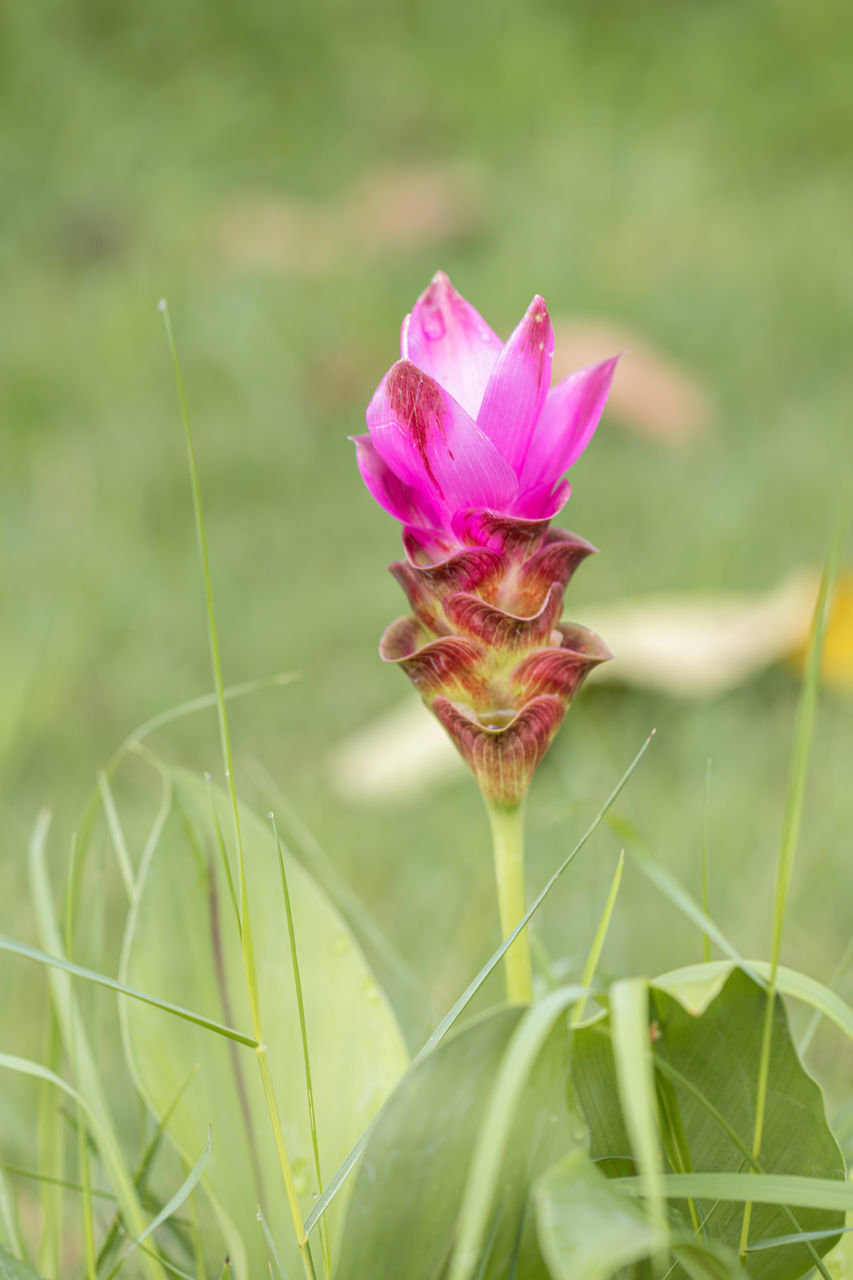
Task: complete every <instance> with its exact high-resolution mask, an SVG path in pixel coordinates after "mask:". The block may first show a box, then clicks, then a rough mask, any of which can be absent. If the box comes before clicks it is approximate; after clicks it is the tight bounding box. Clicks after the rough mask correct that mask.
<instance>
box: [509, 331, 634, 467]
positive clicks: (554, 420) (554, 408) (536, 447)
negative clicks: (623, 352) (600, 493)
mask: <svg viewBox="0 0 853 1280" xmlns="http://www.w3.org/2000/svg"><path fill="white" fill-rule="evenodd" d="M620 358H621V356H613V357H612V359H610V360H603V361H602V362H601V363H600V364H592V365H589V366H588V367H587V368H586V369H578V371H577V372H576V373H572V374H570V375H569V377H568V378H564V379H563V381H562V382H559V383H558V384H557V386H556V387H554V388H553V390H552V391H551V392H550V393H549V394H548V398H547V399H546V401H545V407H544V409H543V410H542V416H541V417H540V419H539V423H538V425H537V427H536V430H535V432H534V434H533V439H532V441H531V442H530V449H529V451H528V453H527V457H526V459H525V462H524V467H523V469H522V473H521V486H522V488H523V489H528V488H532V487H533V486H534V485H536V484H539V483H541V482H543V481H547V480H556V479H557V477H558V476H561V475H562V474H563V472H564V471H568V469H569V467H570V466H571V465H572V463H573V462H575V461H577V459H578V458H579V457H580V455H581V454H582V453H583V451H584V449H585V448H586V446H587V445H588V444H589V442H590V440H591V438H592V433H593V432H594V431H595V428H596V427H597V426H598V422H599V419H600V417H601V414H602V412H603V410H604V402H605V401H606V399H607V393H608V392H609V390H610V384H611V382H612V381H613V374H614V372H615V369H616V366H617V364H618V363H619V360H620Z"/></svg>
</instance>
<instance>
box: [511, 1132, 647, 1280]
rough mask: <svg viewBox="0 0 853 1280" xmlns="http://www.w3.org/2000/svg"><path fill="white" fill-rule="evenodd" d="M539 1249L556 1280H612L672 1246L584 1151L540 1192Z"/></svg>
mask: <svg viewBox="0 0 853 1280" xmlns="http://www.w3.org/2000/svg"><path fill="white" fill-rule="evenodd" d="M535 1204H536V1225H537V1229H538V1232H539V1244H540V1246H541V1249H542V1253H543V1255H544V1258H545V1261H546V1262H547V1264H548V1270H549V1272H550V1274H551V1276H552V1280H610V1277H611V1276H612V1275H613V1274H614V1273H615V1272H617V1271H619V1270H620V1269H621V1268H622V1267H627V1266H629V1265H630V1264H632V1263H634V1262H638V1261H640V1260H641V1259H642V1258H648V1257H650V1256H651V1255H652V1254H655V1253H659V1252H660V1251H661V1250H662V1249H665V1248H666V1247H667V1245H668V1244H669V1231H666V1230H661V1228H660V1227H659V1226H655V1224H654V1223H653V1222H652V1220H651V1219H650V1218H649V1217H648V1216H647V1215H646V1214H645V1213H644V1212H643V1209H642V1208H641V1206H640V1205H639V1204H637V1203H636V1202H635V1201H632V1200H630V1199H629V1198H628V1196H626V1195H624V1194H620V1193H619V1192H618V1191H616V1190H614V1189H613V1187H612V1186H611V1184H610V1183H609V1182H608V1180H607V1178H606V1177H605V1176H604V1175H603V1174H602V1173H599V1171H598V1170H597V1169H596V1168H595V1166H594V1165H593V1164H591V1163H590V1161H589V1158H588V1157H587V1156H586V1155H585V1154H584V1153H583V1152H580V1151H575V1152H572V1154H571V1155H570V1156H568V1157H567V1158H566V1159H565V1160H564V1161H562V1162H561V1163H560V1164H558V1165H555V1166H554V1168H553V1169H551V1170H549V1171H548V1173H546V1174H545V1176H544V1177H543V1178H542V1179H541V1180H540V1181H539V1183H538V1184H537V1186H536V1194H535Z"/></svg>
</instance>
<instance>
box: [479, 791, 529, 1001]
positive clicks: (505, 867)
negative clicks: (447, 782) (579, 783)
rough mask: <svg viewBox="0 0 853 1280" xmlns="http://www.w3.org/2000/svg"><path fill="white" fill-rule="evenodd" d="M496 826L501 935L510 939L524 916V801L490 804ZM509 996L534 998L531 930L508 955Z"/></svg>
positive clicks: (488, 805)
mask: <svg viewBox="0 0 853 1280" xmlns="http://www.w3.org/2000/svg"><path fill="white" fill-rule="evenodd" d="M486 808H487V809H488V812H489V822H490V823H491V826H492V845H493V848H494V855H495V879H496V881H497V888H498V909H499V911H500V918H501V936H502V937H504V938H506V937H507V936H508V935H509V934H510V933H511V932H512V930H513V929H514V928H515V926H516V925H517V924H518V922H519V920H520V919H521V918H522V916H523V915H524V802H523V801H522V802H521V803H519V804H517V805H512V806H504V805H492V804H489V803H488V802H487V804H486ZM504 967H505V970H506V993H507V997H508V999H509V1000H510V1001H513V1002H516V1001H519V1002H523V1003H527V1002H529V1001H531V1000H532V999H533V970H532V967H531V963H530V942H529V940H528V936H527V930H526V929H524V930H522V932H521V933H520V934H519V935H518V937H517V938H516V940H515V942H513V944H512V946H511V947H510V948H509V950H508V951H507V953H506V955H505V956H504Z"/></svg>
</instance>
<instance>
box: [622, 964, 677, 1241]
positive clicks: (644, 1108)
mask: <svg viewBox="0 0 853 1280" xmlns="http://www.w3.org/2000/svg"><path fill="white" fill-rule="evenodd" d="M610 1026H611V1040H612V1044H613V1061H614V1064H615V1066H616V1079H617V1083H618V1086H619V1097H620V1100H621V1103H622V1110H623V1112H624V1115H625V1126H626V1128H627V1130H628V1134H629V1135H630V1138H631V1146H632V1148H633V1151H634V1158H635V1160H636V1161H637V1164H638V1165H639V1168H640V1181H641V1183H642V1186H643V1188H644V1190H643V1195H644V1198H645V1199H646V1200H647V1201H648V1204H649V1213H650V1217H651V1219H652V1222H653V1224H654V1226H655V1227H656V1229H657V1230H658V1231H659V1232H661V1233H662V1234H663V1235H664V1236H665V1235H666V1232H667V1231H668V1230H669V1224H668V1221H667V1216H666V1209H665V1207H664V1198H665V1192H664V1189H663V1174H662V1172H661V1162H660V1144H659V1140H658V1126H657V1118H656V1117H657V1103H656V1094H655V1079H654V1063H653V1060H652V1050H651V1040H650V1038H649V987H648V983H647V981H646V979H645V978H628V979H625V980H623V981H622V982H615V983H614V984H613V986H612V987H611V988H610Z"/></svg>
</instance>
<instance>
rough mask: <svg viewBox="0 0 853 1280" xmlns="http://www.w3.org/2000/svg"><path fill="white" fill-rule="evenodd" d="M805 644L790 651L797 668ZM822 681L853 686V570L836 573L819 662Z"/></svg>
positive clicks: (801, 663) (802, 661)
mask: <svg viewBox="0 0 853 1280" xmlns="http://www.w3.org/2000/svg"><path fill="white" fill-rule="evenodd" d="M807 653H808V645H807V644H803V645H800V646H799V647H798V648H797V649H796V650H795V651H794V653H792V654H791V661H792V662H793V664H794V666H795V667H796V668H797V670H798V671H802V670H803V668H804V667H805V663H806V655H807ZM821 677H822V680H823V683H824V684H826V685H829V686H830V687H831V688H835V689H853V570H851V569H846V570H845V571H844V572H843V573H842V574H840V575H839V578H838V582H837V584H836V588H835V596H834V598H833V601H832V612H831V613H830V615H829V626H828V627H827V631H826V637H825V640H824V646H823V662H822V663H821Z"/></svg>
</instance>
